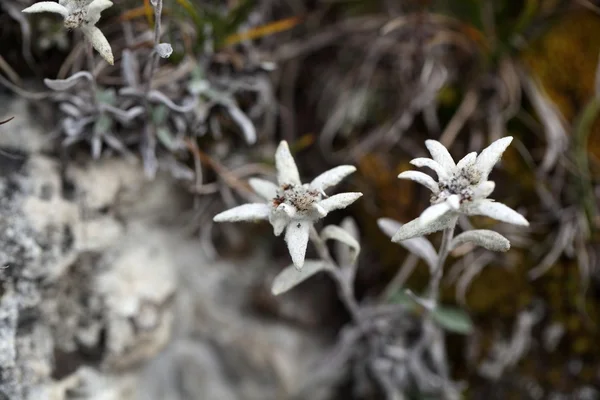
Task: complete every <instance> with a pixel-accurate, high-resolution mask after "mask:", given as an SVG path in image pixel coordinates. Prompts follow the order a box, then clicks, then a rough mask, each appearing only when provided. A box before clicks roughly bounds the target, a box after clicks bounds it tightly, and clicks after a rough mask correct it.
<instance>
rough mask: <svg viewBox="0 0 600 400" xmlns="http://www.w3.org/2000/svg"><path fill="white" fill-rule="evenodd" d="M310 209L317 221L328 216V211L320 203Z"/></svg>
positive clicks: (314, 204)
mask: <svg viewBox="0 0 600 400" xmlns="http://www.w3.org/2000/svg"><path fill="white" fill-rule="evenodd" d="M310 208H311V211H312V214H313V215H314V217H315V218H316V219H319V218H324V217H326V216H327V210H326V209H325V208H323V206H321V205H320V204H319V203H313V204H312V205H311V207H310Z"/></svg>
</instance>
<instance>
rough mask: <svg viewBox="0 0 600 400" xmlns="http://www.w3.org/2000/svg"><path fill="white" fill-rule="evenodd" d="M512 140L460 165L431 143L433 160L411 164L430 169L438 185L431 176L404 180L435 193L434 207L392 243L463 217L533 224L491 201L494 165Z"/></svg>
mask: <svg viewBox="0 0 600 400" xmlns="http://www.w3.org/2000/svg"><path fill="white" fill-rule="evenodd" d="M511 141H512V137H510V136H508V137H505V138H502V139H498V140H496V141H495V142H494V143H492V144H490V145H489V146H488V147H487V148H485V149H484V150H483V151H482V152H481V154H479V156H477V153H475V152H474V153H469V154H467V155H466V156H465V157H464V158H463V159H461V160H460V161H459V162H458V164H455V163H454V160H453V159H452V156H451V155H450V153H449V152H448V150H447V149H446V148H445V147H444V146H443V145H442V144H441V143H440V142H438V141H435V140H427V141H425V145H426V146H427V149H428V150H429V152H430V153H431V159H430V158H415V159H414V160H412V161H411V162H410V163H411V164H413V165H415V166H417V167H429V168H431V169H432V170H434V171H435V172H436V174H437V176H438V181H437V182H436V181H435V180H434V179H433V178H431V177H430V176H429V175H426V174H424V173H422V172H417V171H405V172H402V173H401V174H400V175H398V178H400V179H410V180H413V181H415V182H418V183H420V184H422V185H423V186H425V187H427V188H428V189H429V190H431V191H432V192H433V194H432V196H431V204H432V205H431V206H430V207H429V208H427V209H426V210H425V211H424V212H423V213H422V214H421V216H420V217H419V218H417V219H414V220H412V221H411V222H409V223H407V224H405V225H403V226H402V228H400V229H399V230H398V232H396V234H395V235H394V237H393V238H392V241H394V242H399V241H402V240H406V239H410V238H413V237H415V236H423V235H427V234H430V233H433V232H437V231H440V230H443V229H445V228H448V227H451V226H453V225H454V224H456V220H457V219H458V216H459V214H461V213H462V214H466V215H484V216H487V217H490V218H494V219H497V220H499V221H503V222H508V223H511V224H515V225H523V226H528V225H529V222H527V220H526V219H525V218H523V216H522V215H521V214H519V213H517V212H516V211H514V210H513V209H511V208H510V207H508V206H506V205H504V204H502V203H497V202H494V200H492V199H488V198H487V197H488V196H489V195H490V194H491V193H492V191H493V190H494V187H495V184H494V182H492V181H488V180H487V179H488V176H489V174H490V172H491V170H492V168H493V167H494V165H495V164H496V163H497V162H498V161H499V160H500V157H501V156H502V153H504V150H506V148H507V147H508V145H509V144H510V142H511Z"/></svg>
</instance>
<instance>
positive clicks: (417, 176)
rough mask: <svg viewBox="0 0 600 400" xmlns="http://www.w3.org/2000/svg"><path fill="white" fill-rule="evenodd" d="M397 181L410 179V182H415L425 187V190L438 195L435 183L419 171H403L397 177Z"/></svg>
mask: <svg viewBox="0 0 600 400" xmlns="http://www.w3.org/2000/svg"><path fill="white" fill-rule="evenodd" d="M398 178H399V179H410V180H411V181H415V182H417V183H420V184H421V185H423V186H425V187H426V188H427V189H429V190H431V191H432V192H433V193H438V192H439V191H440V190H439V186H438V184H437V182H436V181H435V180H434V179H433V178H432V177H430V176H429V175H427V174H424V173H423V172H419V171H404V172H402V173H401V174H400V175H398Z"/></svg>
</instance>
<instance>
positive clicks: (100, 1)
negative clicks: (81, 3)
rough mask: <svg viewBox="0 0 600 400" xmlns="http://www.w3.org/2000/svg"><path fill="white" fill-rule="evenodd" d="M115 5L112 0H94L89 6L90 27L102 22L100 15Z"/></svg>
mask: <svg viewBox="0 0 600 400" xmlns="http://www.w3.org/2000/svg"><path fill="white" fill-rule="evenodd" d="M112 5H113V3H112V1H110V0H94V1H92V2H91V3H90V4H89V5H88V6H87V14H88V19H87V23H88V24H90V25H96V23H97V22H98V21H99V20H100V13H101V12H102V11H104V10H106V9H107V8H108V7H110V6H112Z"/></svg>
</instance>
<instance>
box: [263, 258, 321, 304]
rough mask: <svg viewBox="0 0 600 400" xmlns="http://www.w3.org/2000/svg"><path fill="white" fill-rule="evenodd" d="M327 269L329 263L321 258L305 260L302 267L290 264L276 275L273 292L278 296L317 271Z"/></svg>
mask: <svg viewBox="0 0 600 400" xmlns="http://www.w3.org/2000/svg"><path fill="white" fill-rule="evenodd" d="M326 269H327V264H326V263H325V262H323V261H321V260H305V261H304V265H303V266H302V269H297V268H296V267H295V266H294V265H290V266H288V267H286V268H285V269H284V270H283V271H281V272H280V273H279V275H277V276H276V277H275V279H274V280H273V286H272V287H271V293H273V294H274V295H275V296H277V295H280V294H281V293H284V292H287V291H288V290H290V289H291V288H293V287H294V286H296V285H298V284H299V283H301V282H303V281H305V280H306V279H308V278H310V277H311V276H313V275H314V274H316V273H317V272H320V271H323V270H326Z"/></svg>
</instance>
